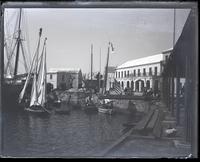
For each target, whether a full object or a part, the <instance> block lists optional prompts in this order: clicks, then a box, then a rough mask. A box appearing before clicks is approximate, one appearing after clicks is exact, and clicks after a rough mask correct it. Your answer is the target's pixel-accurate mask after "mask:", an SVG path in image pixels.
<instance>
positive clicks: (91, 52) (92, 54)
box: [91, 44, 93, 80]
mask: <svg viewBox="0 0 200 162" xmlns="http://www.w3.org/2000/svg"><path fill="white" fill-rule="evenodd" d="M92 66H93V44H92V45H91V80H92Z"/></svg>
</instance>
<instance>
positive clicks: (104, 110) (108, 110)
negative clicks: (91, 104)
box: [98, 106, 114, 115]
mask: <svg viewBox="0 0 200 162" xmlns="http://www.w3.org/2000/svg"><path fill="white" fill-rule="evenodd" d="M98 112H100V113H105V114H110V115H111V114H113V112H114V111H113V109H112V108H106V107H104V106H99V107H98Z"/></svg>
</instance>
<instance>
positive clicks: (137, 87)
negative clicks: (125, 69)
mask: <svg viewBox="0 0 200 162" xmlns="http://www.w3.org/2000/svg"><path fill="white" fill-rule="evenodd" d="M135 90H136V91H137V92H141V91H143V90H144V81H143V80H137V81H136V82H135Z"/></svg>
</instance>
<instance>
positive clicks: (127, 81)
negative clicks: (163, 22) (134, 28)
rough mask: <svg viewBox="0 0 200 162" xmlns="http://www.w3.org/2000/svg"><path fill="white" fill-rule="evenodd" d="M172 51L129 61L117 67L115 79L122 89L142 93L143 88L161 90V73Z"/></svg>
mask: <svg viewBox="0 0 200 162" xmlns="http://www.w3.org/2000/svg"><path fill="white" fill-rule="evenodd" d="M171 51H172V49H168V50H166V51H163V52H162V53H161V54H156V55H152V56H148V57H143V58H139V59H135V60H130V61H127V62H125V63H123V64H122V65H120V66H118V67H117V68H116V71H115V78H116V80H117V81H118V82H119V83H120V85H121V87H122V88H123V89H125V88H129V89H130V88H131V89H132V90H133V91H134V92H142V91H143V90H144V88H146V89H150V88H152V89H153V90H160V89H161V82H162V80H161V79H162V77H161V74H162V71H163V68H164V65H165V63H166V61H167V59H168V58H169V55H170V53H171Z"/></svg>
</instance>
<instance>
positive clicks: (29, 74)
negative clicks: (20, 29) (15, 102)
mask: <svg viewBox="0 0 200 162" xmlns="http://www.w3.org/2000/svg"><path fill="white" fill-rule="evenodd" d="M35 56H36V54H35ZM35 56H34V58H33V61H32V63H31V68H30V71H29V73H28V76H27V77H26V82H25V84H24V87H23V89H22V91H21V93H20V95H19V103H20V102H21V100H22V99H23V97H24V94H25V91H26V88H27V86H28V83H29V81H30V78H31V74H32V72H33V65H34V63H35Z"/></svg>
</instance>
